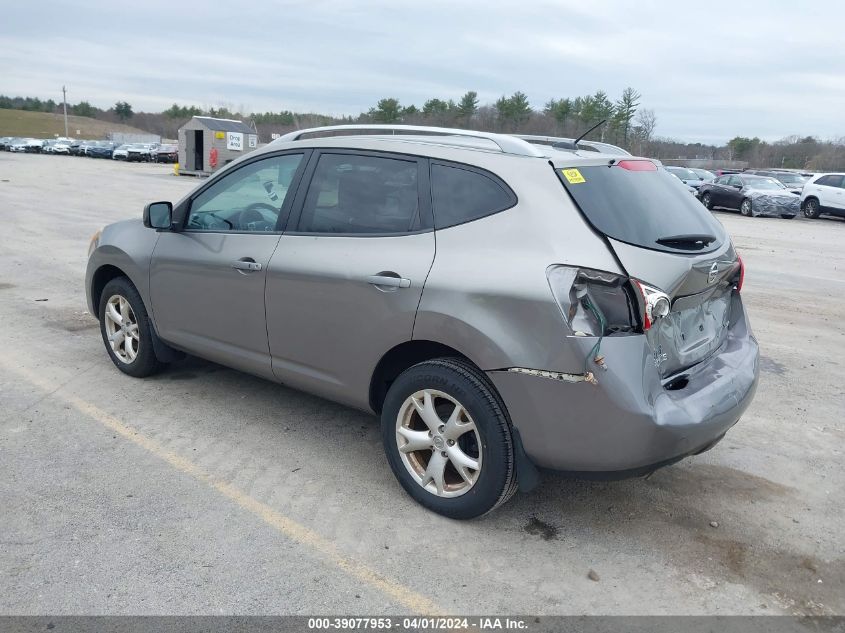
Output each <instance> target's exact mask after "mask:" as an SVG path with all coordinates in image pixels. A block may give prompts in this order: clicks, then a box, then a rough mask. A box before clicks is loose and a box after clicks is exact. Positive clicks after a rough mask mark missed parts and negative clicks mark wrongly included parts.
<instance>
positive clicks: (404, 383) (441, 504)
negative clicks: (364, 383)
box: [381, 358, 517, 519]
mask: <svg viewBox="0 0 845 633" xmlns="http://www.w3.org/2000/svg"><path fill="white" fill-rule="evenodd" d="M429 403H430V404H429ZM458 406H460V407H461V412H460V414H459V415H458V417H457V422H458V423H455V420H453V419H451V418H452V417H454V413H455V410H456V409H457V407H458ZM421 410H422V411H425V410H428V411H429V413H428V414H427V417H428V418H429V422H428V423H427V422H426V421H425V419H424V417H423V414H422V413H421ZM432 414H433V415H432ZM460 422H463V423H460ZM441 423H442V424H441ZM432 427H434V430H432ZM450 427H451V430H450ZM381 432H382V442H383V444H384V450H385V453H386V455H387V461H388V463H389V464H390V468H391V469H392V470H393V474H394V475H395V476H396V478H397V479H398V480H399V483H400V484H401V485H402V487H403V488H404V489H405V491H406V492H407V493H408V494H409V495H411V497H413V499H414V500H415V501H417V503H419V504H420V505H422V506H424V507H426V508H428V509H429V510H432V511H434V512H436V513H438V514H441V515H443V516H446V517H449V518H452V519H474V518H476V517H479V516H482V515H483V514H486V513H488V512H491V511H492V510H494V509H496V508H497V507H498V506H500V505H501V504H503V503H505V502H506V501H507V500H508V499H510V497H511V496H513V494H514V492H516V489H517V477H516V464H515V455H514V445H513V439H512V437H511V431H510V423H509V421H508V416H507V412H506V410H505V407H504V403H503V402H502V400H501V398H500V397H499V395H498V393H497V392H496V391H495V389H494V388H493V386H492V384H490V382H489V381H488V380H487V377H486V376H484V374H483V373H481V372H480V371H479V370H478V369H476V368H475V367H473V366H472V365H470V364H469V363H467V362H465V361H462V360H460V359H456V358H442V359H436V360H431V361H426V362H423V363H419V364H417V365H414V366H413V367H411V368H409V369H407V370H405V371H404V372H403V373H402V374H400V376H399V377H398V378H397V379H396V380H395V381H394V382H393V384H392V385H391V386H390V389H389V390H388V392H387V397H386V398H385V401H384V406H383V407H382V413H381ZM400 437H402V440H401V441H402V442H403V444H402V446H403V447H407V446H411V445H412V444H413V443H417V445H418V446H420V448H419V449H417V450H406V451H400V449H399V446H400V444H399V442H400ZM429 441H430V444H429ZM467 458H469V460H470V461H469V462H468V461H467ZM435 459H436V460H437V461H436V462H434V463H432V460H435ZM469 463H474V464H475V465H476V466H475V467H472V466H468V464H469ZM440 464H442V468H440V469H438V468H437V466H438V465H440ZM432 465H434V468H433V469H432V468H431V466H432ZM456 465H457V466H456ZM459 468H460V470H459ZM430 472H431V473H434V474H435V475H436V474H437V473H439V476H438V477H430V476H429V473H430Z"/></svg>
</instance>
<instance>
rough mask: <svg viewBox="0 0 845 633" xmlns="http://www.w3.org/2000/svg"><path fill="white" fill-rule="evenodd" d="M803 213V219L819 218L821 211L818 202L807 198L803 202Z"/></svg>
mask: <svg viewBox="0 0 845 633" xmlns="http://www.w3.org/2000/svg"><path fill="white" fill-rule="evenodd" d="M803 211H804V217H805V218H811V219H815V218H817V217H819V215H820V214H821V212H822V209H821V207H820V206H819V201H818V200H816V199H815V198H807V199H806V200H804V206H803Z"/></svg>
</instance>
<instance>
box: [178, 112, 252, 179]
mask: <svg viewBox="0 0 845 633" xmlns="http://www.w3.org/2000/svg"><path fill="white" fill-rule="evenodd" d="M257 147H258V134H256V133H255V130H253V129H252V128H251V127H250V126H248V125H247V124H246V123H244V122H243V121H235V120H233V119H215V118H212V117H208V116H195V117H193V118H192V119H191V120H190V121H188V122H187V123H186V124H185V125H183V126H182V127H180V128H179V173H180V174H189V175H194V176H208V175H211V174H212V173H214V172H215V171H217V170H218V169H220V168H221V167H223V166H224V165H226V164H227V163H231V162H232V161H233V160H235V159H236V158H238V157H239V156H243V155H244V154H246V153H248V152H251V151H252V150H254V149H255V148H257ZM212 150H216V154H217V163H216V165H212V162H213V161H212Z"/></svg>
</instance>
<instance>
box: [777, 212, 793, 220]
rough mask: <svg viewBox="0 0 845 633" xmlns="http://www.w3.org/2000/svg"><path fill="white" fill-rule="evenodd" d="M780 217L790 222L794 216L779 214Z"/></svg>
mask: <svg viewBox="0 0 845 633" xmlns="http://www.w3.org/2000/svg"><path fill="white" fill-rule="evenodd" d="M780 217H782V218H783V219H784V220H791V219H792V218H794V217H795V216H794V215H789V214H788V213H781V214H780Z"/></svg>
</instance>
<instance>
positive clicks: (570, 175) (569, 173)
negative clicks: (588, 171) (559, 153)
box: [561, 169, 587, 185]
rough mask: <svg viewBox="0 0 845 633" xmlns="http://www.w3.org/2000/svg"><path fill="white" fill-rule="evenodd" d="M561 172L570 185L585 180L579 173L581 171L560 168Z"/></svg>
mask: <svg viewBox="0 0 845 633" xmlns="http://www.w3.org/2000/svg"><path fill="white" fill-rule="evenodd" d="M561 171H562V172H563V176H564V177H565V178H566V181H567V182H568V183H569V184H570V185H577V184H578V183H581V182H587V181H586V180H584V176H582V175H581V172H580V171H578V170H577V169H561Z"/></svg>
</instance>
